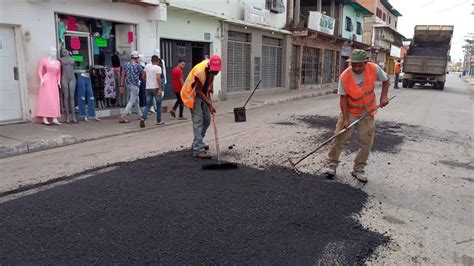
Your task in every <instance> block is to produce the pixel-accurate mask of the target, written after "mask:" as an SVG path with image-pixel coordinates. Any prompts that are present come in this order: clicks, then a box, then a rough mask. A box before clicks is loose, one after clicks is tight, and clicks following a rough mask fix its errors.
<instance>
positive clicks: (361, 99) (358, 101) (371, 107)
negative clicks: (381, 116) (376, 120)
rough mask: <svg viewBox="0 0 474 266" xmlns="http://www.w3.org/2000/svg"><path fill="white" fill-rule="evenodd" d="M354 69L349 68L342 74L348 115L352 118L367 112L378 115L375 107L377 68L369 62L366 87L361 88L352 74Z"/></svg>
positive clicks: (365, 81) (365, 72)
mask: <svg viewBox="0 0 474 266" xmlns="http://www.w3.org/2000/svg"><path fill="white" fill-rule="evenodd" d="M351 69H352V68H351V67H349V68H347V69H346V70H344V72H342V74H341V82H342V85H343V86H344V89H345V91H346V93H347V96H348V97H347V101H348V107H349V109H348V114H349V115H351V116H361V115H362V114H363V113H364V111H365V110H367V111H369V112H371V115H372V116H374V115H375V114H376V112H375V107H376V106H377V103H376V100H375V92H374V87H375V81H376V79H377V66H376V65H375V64H374V63H370V62H368V63H367V64H366V66H365V70H364V87H363V88H360V87H359V86H358V85H357V83H356V81H355V79H354V75H353V74H352V70H351Z"/></svg>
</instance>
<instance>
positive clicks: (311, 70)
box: [301, 47, 320, 84]
mask: <svg viewBox="0 0 474 266" xmlns="http://www.w3.org/2000/svg"><path fill="white" fill-rule="evenodd" d="M319 53H320V50H319V49H317V48H311V47H304V49H303V58H302V59H303V60H302V65H301V84H317V83H318V73H319Z"/></svg>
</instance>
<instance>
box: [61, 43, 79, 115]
mask: <svg viewBox="0 0 474 266" xmlns="http://www.w3.org/2000/svg"><path fill="white" fill-rule="evenodd" d="M59 61H60V62H61V71H62V74H61V91H62V95H63V102H64V107H66V122H67V123H70V122H71V121H70V118H69V112H71V116H72V122H73V123H77V120H76V115H75V113H74V95H75V93H76V76H75V75H74V59H72V57H71V55H70V54H69V51H68V50H63V52H62V56H61V58H60V59H59Z"/></svg>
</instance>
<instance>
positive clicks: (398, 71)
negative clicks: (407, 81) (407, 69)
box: [395, 63, 402, 74]
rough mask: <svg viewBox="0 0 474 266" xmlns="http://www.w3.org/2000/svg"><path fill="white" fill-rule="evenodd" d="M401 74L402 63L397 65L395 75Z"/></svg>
mask: <svg viewBox="0 0 474 266" xmlns="http://www.w3.org/2000/svg"><path fill="white" fill-rule="evenodd" d="M400 72H402V71H401V65H400V63H395V73H396V74H400Z"/></svg>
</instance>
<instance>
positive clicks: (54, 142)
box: [0, 90, 337, 159]
mask: <svg viewBox="0 0 474 266" xmlns="http://www.w3.org/2000/svg"><path fill="white" fill-rule="evenodd" d="M336 92H337V90H326V91H318V92H313V93H309V94H303V95H295V96H292V97H288V98H283V99H276V100H268V101H264V102H263V103H262V104H259V105H257V106H254V107H252V108H248V109H249V110H250V109H256V108H261V107H263V106H266V105H275V104H280V103H286V102H292V101H298V100H303V99H309V98H315V97H321V96H325V95H330V94H334V93H336ZM228 114H233V112H232V111H231V112H224V113H221V114H220V115H218V116H222V115H228ZM188 121H189V120H188ZM185 122H187V121H179V122H176V123H169V124H165V125H163V127H166V126H171V125H176V124H181V123H185ZM151 129H154V128H147V129H140V130H131V131H129V132H124V133H120V134H115V135H107V136H102V137H97V138H91V139H80V138H77V137H74V136H71V135H61V136H59V137H56V138H53V139H40V140H32V141H27V142H23V143H20V144H16V145H11V146H0V159H3V158H8V157H13V156H17V155H22V154H27V153H33V152H38V151H43V150H48V149H53V148H58V147H63V146H67V145H71V144H76V143H81V142H86V141H93V140H98V139H103V138H107V137H111V136H117V135H125V134H132V133H136V132H138V131H143V130H151Z"/></svg>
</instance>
